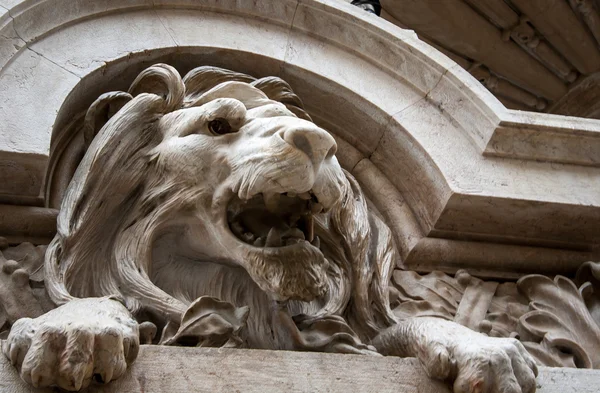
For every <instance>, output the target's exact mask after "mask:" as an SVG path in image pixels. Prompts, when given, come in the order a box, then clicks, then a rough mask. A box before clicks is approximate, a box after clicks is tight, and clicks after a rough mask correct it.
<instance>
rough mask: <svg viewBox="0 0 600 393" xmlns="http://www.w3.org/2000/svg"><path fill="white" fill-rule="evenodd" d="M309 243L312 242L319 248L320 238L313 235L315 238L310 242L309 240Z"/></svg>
mask: <svg viewBox="0 0 600 393" xmlns="http://www.w3.org/2000/svg"><path fill="white" fill-rule="evenodd" d="M310 244H312V245H313V246H315V247H317V248H321V239H319V236H315V238H314V239H313V241H312V242H310Z"/></svg>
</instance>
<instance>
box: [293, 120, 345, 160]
mask: <svg viewBox="0 0 600 393" xmlns="http://www.w3.org/2000/svg"><path fill="white" fill-rule="evenodd" d="M284 139H285V141H286V142H287V143H289V144H290V145H292V146H294V147H295V148H297V149H298V150H300V151H302V152H304V153H305V154H306V155H307V156H308V158H310V160H311V161H312V162H313V163H314V164H315V166H316V167H318V166H320V165H321V163H322V162H323V161H324V160H326V159H329V158H331V157H333V155H334V154H335V153H336V151H337V144H336V143H335V139H333V137H332V136H331V135H329V134H328V133H327V132H326V131H324V130H322V129H320V128H314V129H313V128H309V129H304V128H297V129H293V130H288V131H286V132H285V134H284Z"/></svg>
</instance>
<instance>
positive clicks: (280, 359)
mask: <svg viewBox="0 0 600 393" xmlns="http://www.w3.org/2000/svg"><path fill="white" fill-rule="evenodd" d="M537 385H538V388H537V393H571V392H573V393H575V392H577V393H597V391H598V390H597V387H598V386H599V385H600V371H591V370H572V369H559V368H547V367H542V368H540V375H539V377H538V379H537ZM0 390H1V391H2V392H3V393H28V392H31V393H50V392H53V391H54V390H53V389H32V388H30V387H29V386H27V385H26V384H25V383H24V382H23V381H21V379H20V378H19V375H18V374H17V372H16V371H15V370H14V368H13V367H12V366H11V365H10V363H9V362H8V360H7V359H6V358H4V357H1V356H0ZM237 391H239V392H248V393H251V392H256V393H280V392H282V391H285V392H390V393H391V392H401V393H445V392H450V389H449V388H448V387H446V385H444V384H442V383H440V382H436V381H432V380H431V379H429V378H428V377H427V375H426V374H425V372H424V371H423V370H422V368H421V365H419V364H418V361H417V360H416V359H410V358H408V359H407V358H395V357H376V358H373V357H366V356H360V355H336V354H326V353H308V352H287V351H261V350H236V349H207V348H173V347H160V346H147V345H143V346H142V347H141V348H140V355H139V357H138V360H137V361H136V362H135V363H134V365H133V367H132V368H131V370H130V371H128V372H127V373H126V374H125V376H123V378H122V379H121V380H118V381H115V382H114V383H111V384H109V385H106V386H99V385H97V384H94V385H93V386H92V387H90V388H89V389H88V390H87V392H88V393H92V392H93V393H134V392H135V393H139V392H146V393H150V392H172V393H187V392H211V393H212V392H237Z"/></svg>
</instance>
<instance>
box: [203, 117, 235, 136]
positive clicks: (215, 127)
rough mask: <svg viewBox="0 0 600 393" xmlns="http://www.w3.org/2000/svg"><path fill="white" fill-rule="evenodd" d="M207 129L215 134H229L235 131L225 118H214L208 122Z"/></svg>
mask: <svg viewBox="0 0 600 393" xmlns="http://www.w3.org/2000/svg"><path fill="white" fill-rule="evenodd" d="M208 129H209V130H210V131H211V132H212V133H214V134H217V135H225V134H231V133H232V132H235V131H234V130H233V129H232V128H231V125H230V124H229V122H228V121H227V120H225V119H215V120H211V121H210V122H209V123H208Z"/></svg>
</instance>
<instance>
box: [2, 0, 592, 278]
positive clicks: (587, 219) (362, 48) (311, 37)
mask: <svg viewBox="0 0 600 393" xmlns="http://www.w3.org/2000/svg"><path fill="white" fill-rule="evenodd" d="M123 3H124V2H119V1H112V0H105V1H102V2H84V1H65V0H63V1H59V0H31V1H24V2H18V1H14V0H0V31H1V32H2V34H1V35H2V37H3V38H1V39H0V67H1V70H0V84H2V86H3V89H2V91H0V124H2V126H1V127H2V128H1V129H0V177H1V178H3V179H8V181H4V182H3V184H2V185H0V198H1V199H2V200H3V201H4V202H10V203H20V204H38V205H39V204H43V203H44V200H43V199H44V198H43V195H44V191H43V190H44V189H45V188H46V184H45V179H46V174H47V173H48V174H51V173H52V170H51V169H52V166H51V165H50V167H49V165H48V164H49V159H50V157H52V156H53V149H60V146H61V143H58V142H57V141H60V140H61V138H65V136H64V135H60V132H61V130H64V129H67V128H68V124H69V122H70V121H72V119H73V118H74V117H75V116H76V115H77V114H78V113H79V112H80V111H81V110H82V109H83V108H85V107H86V105H88V104H89V103H90V102H91V100H93V98H95V96H97V95H98V93H101V92H103V91H108V90H114V89H120V88H122V87H123V86H126V84H127V83H129V81H130V80H131V78H132V75H135V73H137V72H138V71H139V70H140V69H141V68H144V67H145V66H146V65H149V64H151V63H153V62H156V61H164V62H169V63H172V64H174V65H176V66H177V67H178V69H180V71H181V72H185V71H187V70H188V69H190V68H192V67H194V66H197V65H201V64H212V65H217V66H222V67H227V68H231V69H236V70H238V71H242V72H246V73H249V74H253V75H255V76H266V75H277V76H281V77H282V78H283V79H285V80H287V81H288V82H289V83H290V84H291V85H292V87H293V88H294V90H295V91H296V92H297V93H298V94H299V95H300V96H301V97H302V98H303V100H304V101H305V104H306V107H307V109H308V111H309V112H310V113H311V115H312V116H313V117H314V119H315V121H316V122H317V123H319V124H321V125H322V126H324V127H325V128H327V129H328V130H330V131H331V132H332V133H333V134H334V135H335V136H336V138H337V139H338V142H339V144H340V147H341V148H340V160H341V162H342V164H343V165H344V166H345V167H346V168H347V169H349V170H351V171H352V173H353V174H354V175H355V176H356V177H357V178H358V179H359V181H360V182H361V183H362V185H363V187H364V188H365V191H366V193H367V194H368V196H369V197H370V199H371V201H372V202H373V204H374V206H375V207H376V208H377V209H378V211H379V212H380V213H381V214H382V215H383V216H384V217H385V218H386V220H387V221H388V223H389V224H390V225H391V227H392V228H393V230H394V232H395V234H396V240H397V242H398V243H399V245H400V247H401V249H402V251H403V252H402V254H403V257H404V258H403V259H404V263H405V264H406V265H407V266H410V267H412V268H417V269H419V270H430V269H432V268H441V269H443V270H446V271H453V270H456V268H457V267H458V265H460V267H470V268H472V269H474V270H477V271H479V272H480V273H482V274H486V275H491V276H502V275H506V274H508V273H506V271H507V270H506V269H508V270H511V271H512V272H519V271H523V272H527V271H531V270H536V271H538V272H539V271H540V269H542V270H544V271H546V272H548V273H565V272H569V271H572V270H573V269H575V268H576V266H577V265H578V264H579V263H580V262H582V261H583V260H587V259H589V258H590V257H591V255H592V252H593V251H592V248H593V245H594V244H597V243H599V242H600V194H599V193H598V192H597V190H598V189H600V122H599V121H594V120H586V119H575V118H565V117H561V116H552V115H541V114H535V113H528V112H518V111H510V110H507V109H506V108H504V107H503V106H502V105H501V104H500V103H499V102H498V101H497V100H496V99H495V98H494V97H493V96H492V95H491V94H490V93H489V92H487V90H485V89H484V88H483V87H482V86H480V85H479V84H478V82H477V81H475V80H474V79H473V78H472V77H471V76H470V75H468V73H467V72H465V71H464V70H462V69H461V68H460V67H459V66H457V65H456V64H455V63H453V62H452V61H451V60H449V59H448V58H446V57H445V56H444V55H442V54H441V53H439V52H437V51H436V50H435V49H433V48H431V47H429V46H428V45H426V44H425V43H423V42H421V41H419V40H418V39H417V38H416V36H415V35H414V33H412V32H410V31H407V30H402V29H400V28H398V27H395V26H393V25H391V24H389V23H387V22H385V21H383V20H380V19H377V18H375V17H373V16H371V15H368V14H366V13H364V12H362V11H360V10H358V9H355V8H352V7H350V6H346V5H345V4H340V3H339V2H335V1H324V0H321V1H317V0H302V1H297V0H282V1H277V2H254V1H204V2H202V3H201V4H199V2H196V1H183V0H177V1H175V0H171V1H168V0H164V1H137V0H136V1H128V2H126V3H127V4H126V5H124V4H123ZM2 7H3V8H2ZM34 22H35V23H34ZM57 115H58V116H57ZM573 128H575V129H573ZM53 132H54V135H53ZM64 143H65V142H63V143H62V145H64ZM50 163H51V162H50ZM11 179H13V181H11ZM594 190H596V192H594ZM491 243H493V244H495V245H499V244H503V246H502V247H503V250H504V251H503V255H504V257H506V256H511V258H512V259H511V260H513V261H514V263H513V265H514V266H512V267H510V269H509V267H507V266H504V268H503V269H505V270H504V271H498V268H497V266H496V264H495V263H494V262H493V260H494V255H495V254H494V253H493V252H492V253H491V254H490V251H488V250H492V249H493V247H492V246H490V244H491ZM532 252H533V253H534V254H535V255H533V256H532ZM540 258H542V259H543V265H544V266H543V267H541V268H540ZM505 259H506V258H505ZM533 263H535V264H536V265H535V266H533V265H531V264H533Z"/></svg>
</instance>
